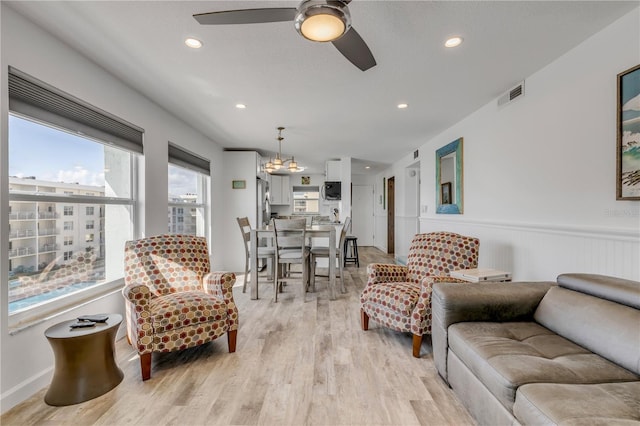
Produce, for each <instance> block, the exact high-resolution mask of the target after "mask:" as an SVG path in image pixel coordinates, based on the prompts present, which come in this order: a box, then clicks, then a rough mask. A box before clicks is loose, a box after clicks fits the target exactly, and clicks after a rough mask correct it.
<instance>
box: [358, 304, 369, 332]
mask: <svg viewBox="0 0 640 426" xmlns="http://www.w3.org/2000/svg"><path fill="white" fill-rule="evenodd" d="M360 324H361V325H362V329H363V330H364V331H367V330H368V329H369V315H367V313H366V312H365V311H364V309H362V308H360Z"/></svg>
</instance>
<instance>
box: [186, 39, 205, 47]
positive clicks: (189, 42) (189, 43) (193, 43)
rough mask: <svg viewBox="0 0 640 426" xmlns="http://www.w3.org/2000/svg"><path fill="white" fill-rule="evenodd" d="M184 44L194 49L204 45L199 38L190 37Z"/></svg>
mask: <svg viewBox="0 0 640 426" xmlns="http://www.w3.org/2000/svg"><path fill="white" fill-rule="evenodd" d="M184 44H186V45H187V46H189V47H190V48H192V49H200V48H201V47H202V42H201V41H200V40H198V39H197V38H188V39H186V40H185V41H184Z"/></svg>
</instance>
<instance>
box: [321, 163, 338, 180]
mask: <svg viewBox="0 0 640 426" xmlns="http://www.w3.org/2000/svg"><path fill="white" fill-rule="evenodd" d="M340 164H341V162H340V161H327V162H326V163H325V174H324V175H325V179H324V180H326V181H329V182H336V181H339V180H341V177H342V174H341V170H340Z"/></svg>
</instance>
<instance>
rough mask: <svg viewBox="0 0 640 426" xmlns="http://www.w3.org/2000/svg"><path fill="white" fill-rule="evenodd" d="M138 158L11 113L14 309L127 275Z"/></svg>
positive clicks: (11, 296) (11, 290) (11, 282)
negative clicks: (134, 166) (126, 252)
mask: <svg viewBox="0 0 640 426" xmlns="http://www.w3.org/2000/svg"><path fill="white" fill-rule="evenodd" d="M132 156H133V154H132V153H130V152H129V151H126V150H122V149H119V148H115V147H112V146H110V145H106V144H103V143H100V142H97V141H94V140H91V139H88V138H83V137H80V136H77V135H75V134H71V133H68V132H66V131H62V130H58V129H56V128H53V127H49V126H45V125H42V124H39V123H36V122H34V121H30V120H28V119H25V118H21V117H18V116H16V115H10V116H9V211H10V214H9V246H10V250H9V253H8V256H9V271H8V274H9V313H10V314H13V313H17V312H20V311H23V310H27V309H31V308H33V307H36V306H40V305H42V304H43V303H48V302H50V301H52V300H54V299H58V298H61V297H64V296H67V295H70V294H72V293H75V292H79V291H81V290H83V289H86V288H89V287H92V286H96V285H99V284H102V283H105V282H110V281H114V280H116V279H119V278H122V276H123V270H122V263H123V247H124V242H125V241H126V240H129V239H131V238H132V237H133V200H132V163H133V161H132ZM87 230H89V232H87Z"/></svg>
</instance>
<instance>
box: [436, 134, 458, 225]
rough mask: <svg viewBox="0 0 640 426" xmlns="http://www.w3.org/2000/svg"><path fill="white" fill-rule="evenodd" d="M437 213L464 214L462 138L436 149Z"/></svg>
mask: <svg viewBox="0 0 640 426" xmlns="http://www.w3.org/2000/svg"><path fill="white" fill-rule="evenodd" d="M436 213H440V214H462V138H459V139H456V140H455V141H453V142H451V143H449V144H447V145H445V146H443V147H442V148H440V149H438V150H437V151H436Z"/></svg>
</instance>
